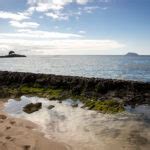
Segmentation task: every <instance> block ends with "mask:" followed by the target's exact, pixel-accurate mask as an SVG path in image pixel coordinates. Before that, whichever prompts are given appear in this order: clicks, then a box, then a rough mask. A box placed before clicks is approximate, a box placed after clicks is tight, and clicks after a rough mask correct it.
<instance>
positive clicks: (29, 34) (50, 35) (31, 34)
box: [0, 29, 83, 40]
mask: <svg viewBox="0 0 150 150" xmlns="http://www.w3.org/2000/svg"><path fill="white" fill-rule="evenodd" d="M82 37H83V36H82V35H80V34H73V33H62V32H48V31H41V30H33V31H32V30H29V29H21V30H18V33H1V34H0V38H8V39H10V38H16V39H20V38H22V39H32V40H34V39H36V40H37V39H68V38H82Z"/></svg>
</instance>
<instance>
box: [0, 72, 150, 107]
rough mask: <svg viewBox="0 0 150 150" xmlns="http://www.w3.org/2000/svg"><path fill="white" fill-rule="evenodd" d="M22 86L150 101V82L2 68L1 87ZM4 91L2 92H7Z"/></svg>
mask: <svg viewBox="0 0 150 150" xmlns="http://www.w3.org/2000/svg"><path fill="white" fill-rule="evenodd" d="M20 86H28V87H42V88H45V89H47V88H52V89H62V90H63V91H69V92H70V93H71V94H72V95H75V96H82V97H87V98H93V97H94V98H96V99H97V100H104V99H112V98H115V99H123V100H124V102H125V103H126V104H130V105H136V104H150V83H144V82H137V81H124V80H114V79H101V78H85V77H77V76H76V77H73V76H61V75H52V74H49V75H48V74H34V73H21V72H7V71H0V89H2V88H3V89H4V87H10V88H19V87H20ZM3 93H4V94H6V93H5V92H0V96H3Z"/></svg>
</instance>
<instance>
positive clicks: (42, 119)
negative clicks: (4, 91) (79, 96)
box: [0, 96, 150, 150]
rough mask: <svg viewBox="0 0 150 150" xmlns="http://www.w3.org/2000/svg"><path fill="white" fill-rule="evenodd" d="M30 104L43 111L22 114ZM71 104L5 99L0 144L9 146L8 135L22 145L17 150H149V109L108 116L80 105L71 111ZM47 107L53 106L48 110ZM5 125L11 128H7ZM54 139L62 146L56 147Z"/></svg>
mask: <svg viewBox="0 0 150 150" xmlns="http://www.w3.org/2000/svg"><path fill="white" fill-rule="evenodd" d="M31 102H32V103H37V102H41V103H42V109H40V110H39V111H37V112H34V113H32V114H26V113H24V112H23V111H22V108H23V106H25V105H26V104H28V103H31ZM71 103H72V102H71V101H70V100H66V101H63V102H62V103H59V101H56V100H55V101H49V100H47V99H44V98H38V97H26V96H22V97H21V98H20V101H16V100H14V99H10V100H8V102H7V103H5V107H4V108H5V109H3V111H5V112H7V113H8V114H9V115H10V116H11V117H8V116H7V117H8V118H5V117H2V116H1V117H2V118H3V119H1V120H3V123H2V125H0V129H2V130H0V131H1V132H0V136H1V135H3V136H2V138H1V137H0V141H1V139H4V140H5V141H4V142H5V143H8V144H7V146H9V144H12V141H9V140H10V139H11V138H10V137H7V136H11V137H14V138H16V140H15V142H14V143H15V145H17V146H18V145H19V144H20V143H21V146H20V145H19V146H20V147H19V148H21V149H19V148H18V149H19V150H22V147H23V148H24V150H51V149H52V150H55V149H56V150H63V149H66V148H65V147H64V146H66V147H67V150H149V148H150V132H149V131H150V118H149V114H150V111H149V110H150V109H149V107H145V106H141V107H137V108H136V110H134V111H135V113H134V112H132V113H130V112H124V113H121V114H116V115H109V114H102V113H98V112H96V111H90V110H87V109H83V108H81V107H82V105H80V103H79V106H78V107H76V108H73V107H71V105H70V104H71ZM50 105H54V106H55V107H54V108H53V109H50V110H49V109H48V106H50ZM132 111H133V110H132ZM139 113H140V114H139ZM0 114H2V112H0ZM4 115H6V114H4ZM13 117H15V118H13ZM16 118H17V119H16ZM22 119H23V120H22ZM13 120H15V121H16V123H15V124H13V123H10V121H13ZM25 120H28V121H25ZM30 121H32V122H34V123H35V124H36V125H35V124H34V123H31V122H30ZM8 125H9V126H11V128H6V127H7V126H8ZM13 128H14V130H13ZM33 129H37V130H33ZM10 131H11V132H10ZM38 131H40V132H42V133H43V134H42V133H39V132H38ZM44 135H45V136H46V137H47V138H49V139H46V138H45V137H44ZM53 140H55V141H59V142H60V143H65V144H60V143H59V144H58V143H56V142H53ZM26 145H27V146H28V145H30V146H32V147H31V148H30V149H29V148H28V147H24V146H26ZM47 148H48V149H47ZM1 149H2V148H1V147H0V150H1ZM13 149H14V148H13ZM2 150H3V149H2ZM4 150H6V149H4ZM8 150H12V148H11V149H8ZM15 150H17V148H16V147H15Z"/></svg>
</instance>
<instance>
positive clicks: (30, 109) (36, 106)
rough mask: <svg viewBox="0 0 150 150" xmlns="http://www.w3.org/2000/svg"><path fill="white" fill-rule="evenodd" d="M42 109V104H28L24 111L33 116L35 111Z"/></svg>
mask: <svg viewBox="0 0 150 150" xmlns="http://www.w3.org/2000/svg"><path fill="white" fill-rule="evenodd" d="M41 108H42V103H35V104H33V103H30V104H27V105H26V106H25V107H23V111H24V112H26V113H28V114H31V113H33V112H35V111H38V110H40V109H41Z"/></svg>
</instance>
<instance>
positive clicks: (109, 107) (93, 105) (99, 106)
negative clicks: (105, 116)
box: [84, 100, 124, 114]
mask: <svg viewBox="0 0 150 150" xmlns="http://www.w3.org/2000/svg"><path fill="white" fill-rule="evenodd" d="M84 107H88V109H90V110H96V111H100V112H102V113H109V114H114V113H119V112H122V111H124V107H123V104H122V103H120V102H118V101H116V100H105V101H95V100H88V101H86V102H85V105H84Z"/></svg>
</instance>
